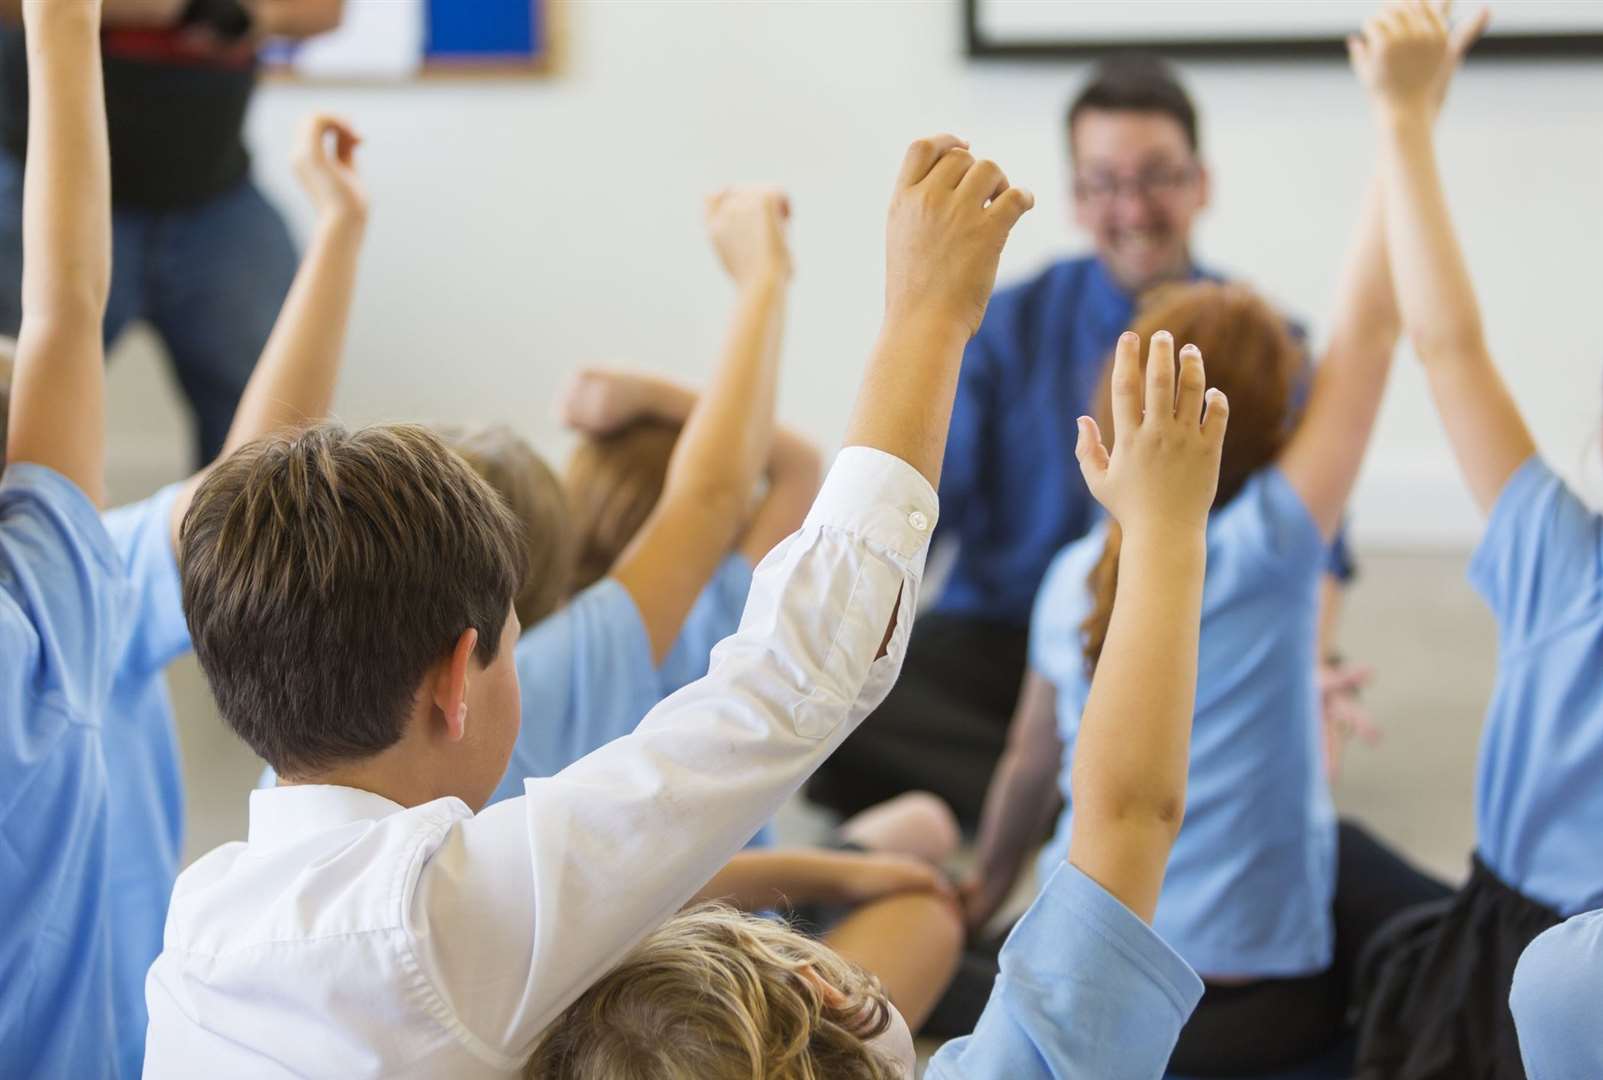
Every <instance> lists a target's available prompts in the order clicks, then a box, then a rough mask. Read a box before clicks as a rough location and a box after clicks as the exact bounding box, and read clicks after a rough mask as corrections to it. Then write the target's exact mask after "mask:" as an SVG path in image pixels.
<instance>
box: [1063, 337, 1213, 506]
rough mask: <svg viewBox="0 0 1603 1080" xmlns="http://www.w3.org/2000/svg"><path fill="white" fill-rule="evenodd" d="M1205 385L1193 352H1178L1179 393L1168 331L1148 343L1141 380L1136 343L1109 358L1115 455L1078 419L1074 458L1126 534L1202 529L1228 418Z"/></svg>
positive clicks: (1122, 345) (1126, 343) (1093, 425)
mask: <svg viewBox="0 0 1603 1080" xmlns="http://www.w3.org/2000/svg"><path fill="white" fill-rule="evenodd" d="M1206 380H1207V377H1206V373H1205V372H1204V370H1203V366H1202V353H1201V352H1200V351H1199V350H1198V349H1197V347H1196V346H1195V345H1187V346H1186V347H1185V348H1184V349H1181V350H1180V375H1179V381H1178V386H1177V384H1176V379H1175V365H1174V339H1173V338H1172V337H1170V336H1169V334H1168V332H1167V331H1160V332H1158V333H1156V334H1153V335H1152V341H1151V344H1150V350H1149V352H1148V355H1147V365H1146V374H1145V377H1143V375H1142V371H1141V339H1140V338H1139V337H1138V336H1137V335H1135V334H1133V333H1129V332H1126V333H1124V334H1123V335H1121V336H1120V338H1119V344H1118V347H1117V348H1116V349H1115V351H1114V357H1113V423H1114V442H1113V452H1112V453H1111V454H1110V453H1109V452H1108V450H1107V447H1106V446H1104V445H1103V442H1102V432H1101V431H1100V430H1099V429H1098V428H1097V422H1096V421H1095V420H1093V419H1091V418H1090V417H1089V416H1082V417H1080V440H1079V442H1078V444H1076V446H1075V448H1074V454H1075V457H1076V458H1078V459H1079V462H1080V472H1081V473H1082V474H1083V475H1084V476H1085V483H1086V486H1087V487H1089V488H1090V489H1091V494H1092V495H1093V496H1094V497H1095V498H1096V500H1097V502H1099V503H1101V504H1102V505H1103V506H1104V507H1106V508H1107V511H1108V513H1110V514H1112V515H1113V517H1114V519H1115V520H1116V521H1118V523H1119V525H1120V527H1121V528H1123V529H1124V531H1125V533H1126V534H1130V533H1134V532H1138V531H1147V532H1152V531H1154V530H1157V532H1156V535H1169V531H1170V530H1186V529H1198V528H1201V527H1202V526H1203V525H1204V524H1206V522H1207V518H1208V510H1209V508H1210V507H1211V506H1212V505H1213V496H1214V492H1215V491H1216V490H1217V488H1218V486H1219V455H1220V451H1221V448H1222V447H1223V445H1224V436H1225V424H1226V422H1227V420H1228V418H1229V415H1230V409H1229V402H1227V401H1226V400H1225V396H1224V394H1223V393H1222V392H1221V391H1219V390H1207V389H1206V386H1207V381H1206ZM1204 403H1206V409H1204Z"/></svg>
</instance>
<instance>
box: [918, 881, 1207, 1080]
mask: <svg viewBox="0 0 1603 1080" xmlns="http://www.w3.org/2000/svg"><path fill="white" fill-rule="evenodd" d="M1001 966H1002V973H1001V974H1000V975H999V976H997V980H996V985H995V986H994V987H992V989H991V998H990V1000H989V1001H988V1002H986V1005H985V1011H984V1012H983V1013H982V1014H981V1015H980V1020H979V1023H978V1024H976V1025H975V1027H974V1034H972V1035H968V1036H965V1037H963V1038H961V1039H954V1040H953V1041H951V1042H949V1043H947V1044H946V1045H945V1046H943V1047H941V1048H940V1050H938V1051H936V1054H935V1057H934V1058H933V1059H931V1061H930V1064H929V1068H928V1070H927V1071H926V1072H925V1073H924V1077H925V1080H958V1078H962V1080H981V1078H994V1080H1032V1078H1036V1077H1041V1078H1047V1077H1051V1078H1054V1080H1056V1078H1074V1080H1080V1078H1082V1077H1083V1078H1085V1080H1158V1077H1161V1076H1162V1075H1163V1074H1164V1070H1165V1069H1167V1068H1168V1064H1169V1055H1170V1054H1172V1053H1173V1052H1174V1044H1175V1042H1176V1041H1177V1040H1178V1039H1179V1038H1180V1029H1181V1028H1182V1027H1184V1026H1185V1023H1186V1021H1187V1020H1188V1019H1190V1018H1191V1011H1192V1010H1193V1009H1194V1008H1196V1005H1197V1001H1198V1000H1199V999H1200V998H1201V997H1202V980H1200V979H1198V978H1197V976H1196V973H1195V972H1193V971H1192V970H1191V969H1190V968H1189V967H1187V966H1186V963H1185V961H1184V960H1182V959H1180V957H1179V955H1178V954H1176V953H1175V951H1174V950H1173V949H1171V948H1170V947H1169V946H1168V945H1166V944H1164V942H1163V939H1162V938H1161V937H1159V936H1158V935H1157V934H1156V933H1155V932H1154V931H1153V929H1152V927H1150V926H1148V925H1147V924H1146V923H1144V922H1142V921H1141V920H1140V919H1139V918H1137V917H1136V915H1135V914H1134V913H1133V912H1131V911H1130V909H1129V908H1126V907H1125V906H1124V905H1123V904H1121V903H1119V901H1118V900H1117V899H1115V898H1114V897H1113V895H1112V894H1111V893H1109V892H1108V891H1107V890H1106V889H1104V888H1103V887H1102V886H1100V885H1098V884H1097V883H1096V882H1095V881H1093V880H1092V879H1091V878H1089V877H1087V876H1086V875H1085V874H1083V873H1081V872H1080V870H1079V869H1078V868H1076V867H1073V866H1069V865H1066V864H1065V865H1063V866H1060V867H1057V868H1056V869H1054V870H1053V872H1052V874H1051V876H1050V877H1049V878H1048V880H1047V883H1046V887H1045V888H1043V889H1042V890H1041V893H1040V895H1039V896H1037V897H1036V898H1035V902H1034V903H1033V904H1031V905H1030V910H1029V911H1027V912H1025V913H1024V917H1023V918H1022V919H1020V920H1019V922H1018V925H1017V926H1015V927H1014V928H1013V932H1012V933H1011V934H1009V935H1008V939H1007V943H1006V944H1005V945H1003V946H1002V955H1001Z"/></svg>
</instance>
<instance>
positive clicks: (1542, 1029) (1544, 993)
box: [1508, 911, 1603, 1080]
mask: <svg viewBox="0 0 1603 1080" xmlns="http://www.w3.org/2000/svg"><path fill="white" fill-rule="evenodd" d="M1600 1001H1603V911H1589V912H1587V913H1586V914H1584V915H1577V916H1575V917H1574V918H1572V919H1568V920H1566V921H1564V922H1562V923H1560V924H1559V925H1557V926H1555V927H1553V928H1552V929H1550V930H1544V931H1543V932H1542V933H1541V934H1538V935H1537V937H1536V940H1535V941H1532V942H1531V943H1530V945H1529V946H1527V947H1526V949H1525V952H1524V953H1523V954H1522V955H1521V956H1520V959H1519V964H1518V965H1516V966H1515V968H1514V988H1513V990H1512V991H1511V992H1510V994H1509V998H1508V1007H1509V1011H1510V1012H1512V1013H1513V1016H1514V1027H1515V1029H1516V1030H1517V1032H1518V1033H1519V1047H1520V1058H1521V1060H1523V1061H1524V1063H1525V1076H1526V1077H1527V1078H1528V1080H1592V1078H1594V1077H1598V1076H1603V1028H1600V1027H1599V1026H1598V1002H1600Z"/></svg>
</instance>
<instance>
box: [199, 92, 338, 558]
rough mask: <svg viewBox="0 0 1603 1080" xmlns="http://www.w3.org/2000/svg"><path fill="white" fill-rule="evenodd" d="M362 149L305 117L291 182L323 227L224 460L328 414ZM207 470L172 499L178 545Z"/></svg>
mask: <svg viewBox="0 0 1603 1080" xmlns="http://www.w3.org/2000/svg"><path fill="white" fill-rule="evenodd" d="M360 142H361V139H360V137H359V136H358V135H357V134H356V133H355V132H354V131H353V130H352V129H351V128H350V126H349V125H347V124H346V123H345V122H344V121H342V120H339V119H337V118H335V117H332V116H328V115H325V114H321V113H320V114H317V115H314V116H311V117H309V118H307V120H306V122H305V123H304V124H303V125H302V127H301V133H300V138H299V141H298V143H297V145H296V148H295V155H294V162H295V174H296V176H297V178H298V179H299V180H300V183H301V187H303V188H304V189H305V190H306V193H307V195H308V197H309V198H310V199H311V201H312V205H313V206H314V207H316V209H317V224H316V225H315V226H314V228H313V231H312V238H311V242H310V244H309V246H308V247H307V249H306V255H305V257H304V258H302V259H301V266H300V270H299V271H297V273H296V275H295V282H294V284H293V285H292V286H291V287H290V291H289V295H288V296H286V297H285V299H284V306H283V308H282V309H281V310H280V311H279V313H278V321H277V322H276V323H275V324H274V325H273V332H272V334H271V335H270V336H269V337H268V339H267V345H266V347H265V348H264V349H263V350H262V355H261V359H260V360H258V361H257V364H256V370H255V371H254V372H253V373H252V374H251V378H250V382H249V383H248V384H247V385H246V387H245V393H244V396H243V397H241V398H240V402H239V408H238V409H237V410H236V411H235V412H234V421H233V423H232V424H231V425H230V426H229V429H228V438H227V440H226V441H225V442H224V444H223V449H222V453H221V454H220V455H219V460H221V459H222V458H224V457H227V456H228V455H229V454H231V453H233V452H234V451H235V450H238V449H239V448H240V447H241V446H244V445H245V444H246V443H250V442H254V441H256V440H257V439H261V438H265V437H266V436H268V435H271V434H273V433H274V432H277V431H281V430H283V429H285V428H297V427H303V426H306V425H308V424H313V423H316V422H317V421H319V420H321V419H322V418H323V417H324V416H326V415H327V414H328V410H329V406H330V404H331V403H332V401H333V397H334V386H335V383H336V381H337V379H338V377H339V369H340V360H341V358H342V356H343V354H344V351H345V335H346V329H347V326H348V325H349V321H350V313H351V300H352V297H353V296H354V294H355V291H356V270H357V263H358V261H359V258H360V255H361V251H362V239H363V236H364V234H365V232H366V228H367V208H368V203H367V192H366V189H365V187H364V186H363V184H362V180H361V178H360V177H359V176H358V175H357V172H356V164H355V155H356V147H357V146H358V144H359V143H360ZM331 144H332V145H331ZM207 471H209V466H208V469H206V470H202V471H201V472H199V473H197V474H196V475H195V476H193V477H191V478H190V480H189V482H188V483H187V484H185V485H184V489H183V490H182V491H181V492H180V493H179V495H178V498H177V499H176V500H174V503H173V513H172V529H173V542H174V544H175V545H176V543H177V537H178V526H179V525H180V523H182V522H183V520H184V514H185V512H186V511H187V510H188V509H189V504H190V501H191V500H192V499H193V498H194V494H195V489H196V488H198V487H199V486H200V482H201V481H202V480H203V479H205V476H206V472H207Z"/></svg>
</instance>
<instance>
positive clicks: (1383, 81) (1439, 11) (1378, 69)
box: [1347, 0, 1491, 119]
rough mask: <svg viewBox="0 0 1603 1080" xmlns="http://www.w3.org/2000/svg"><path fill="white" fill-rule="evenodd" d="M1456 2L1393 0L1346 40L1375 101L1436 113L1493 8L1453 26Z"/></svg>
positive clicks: (1390, 106) (1389, 107) (1396, 108)
mask: <svg viewBox="0 0 1603 1080" xmlns="http://www.w3.org/2000/svg"><path fill="white" fill-rule="evenodd" d="M1451 8H1452V4H1451V3H1450V2H1445V3H1430V2H1427V0H1393V2H1391V3H1388V4H1387V5H1386V6H1385V8H1383V9H1382V10H1381V12H1380V13H1379V14H1378V15H1376V16H1374V17H1373V18H1371V19H1370V20H1369V21H1368V22H1366V23H1365V24H1364V29H1363V32H1362V33H1361V34H1355V35H1353V36H1352V37H1349V38H1348V39H1347V55H1348V57H1349V58H1350V59H1351V61H1352V66H1353V71H1354V72H1355V73H1356V74H1357V75H1358V79H1359V81H1360V82H1361V83H1363V85H1364V88H1365V89H1366V90H1368V91H1369V94H1370V97H1371V98H1373V99H1374V101H1375V104H1376V105H1377V106H1379V107H1381V108H1383V109H1385V110H1388V111H1390V112H1394V113H1399V112H1417V113H1420V114H1423V115H1425V116H1428V117H1430V118H1433V119H1434V117H1435V115H1436V113H1437V112H1438V111H1440V109H1441V107H1442V102H1443V101H1444V100H1446V97H1447V87H1448V84H1449V83H1450V82H1451V81H1452V76H1453V72H1454V71H1455V70H1456V69H1457V67H1458V63H1459V61H1460V60H1462V59H1463V57H1464V54H1465V53H1466V52H1467V51H1469V48H1470V46H1471V45H1473V44H1474V43H1475V41H1476V39H1478V38H1479V37H1480V36H1481V32H1482V31H1484V30H1485V29H1486V24H1487V23H1488V22H1489V21H1490V19H1491V12H1490V10H1489V9H1486V8H1482V9H1481V10H1480V11H1479V12H1477V13H1476V14H1475V15H1473V16H1471V17H1470V18H1468V19H1465V20H1464V21H1463V22H1461V23H1459V25H1458V26H1456V27H1454V28H1453V29H1452V30H1451V31H1449V29H1448V15H1449V14H1450V11H1451Z"/></svg>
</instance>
